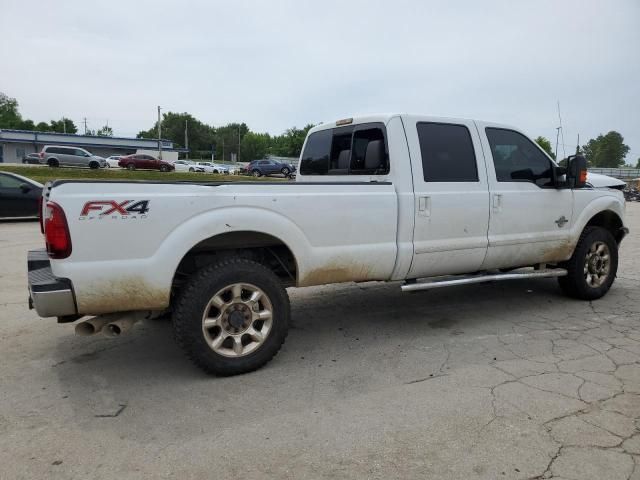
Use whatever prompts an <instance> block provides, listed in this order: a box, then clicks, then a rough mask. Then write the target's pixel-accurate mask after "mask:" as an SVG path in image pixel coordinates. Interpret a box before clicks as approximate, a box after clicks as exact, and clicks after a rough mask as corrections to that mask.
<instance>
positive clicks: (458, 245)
mask: <svg viewBox="0 0 640 480" xmlns="http://www.w3.org/2000/svg"><path fill="white" fill-rule="evenodd" d="M403 121H404V125H405V131H406V134H407V141H408V144H409V152H410V155H411V160H412V164H411V168H412V174H413V185H414V202H415V225H414V238H413V245H414V255H413V261H412V264H411V269H410V271H409V278H420V277H426V276H435V275H443V274H454V273H468V272H473V271H476V270H479V269H480V266H481V265H482V262H483V260H484V256H485V254H486V251H487V229H488V224H489V188H488V184H487V175H486V169H485V161H484V157H483V155H482V149H481V147H480V140H479V138H478V133H477V130H476V128H475V125H474V123H473V122H472V121H462V122H456V123H447V122H430V121H421V120H420V119H419V118H416V117H411V116H407V117H403Z"/></svg>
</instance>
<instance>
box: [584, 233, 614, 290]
mask: <svg viewBox="0 0 640 480" xmlns="http://www.w3.org/2000/svg"><path fill="white" fill-rule="evenodd" d="M610 270H611V253H610V252H609V247H608V246H607V244H606V243H604V242H601V241H597V242H593V244H591V247H590V248H589V250H588V251H587V255H586V256H585V259H584V278H585V281H586V282H587V285H589V286H590V287H591V288H598V287H600V286H602V284H604V283H605V282H606V280H607V278H608V277H609V271H610Z"/></svg>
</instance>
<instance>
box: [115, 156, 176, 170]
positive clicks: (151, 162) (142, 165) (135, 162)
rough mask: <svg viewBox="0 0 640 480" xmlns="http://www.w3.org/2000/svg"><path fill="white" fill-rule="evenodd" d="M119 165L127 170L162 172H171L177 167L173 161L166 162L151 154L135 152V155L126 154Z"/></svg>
mask: <svg viewBox="0 0 640 480" xmlns="http://www.w3.org/2000/svg"><path fill="white" fill-rule="evenodd" d="M118 165H120V166H121V167H122V168H126V169H127V170H137V169H141V170H160V171H161V172H170V171H172V170H175V169H176V167H174V166H173V164H172V163H169V162H165V161H164V160H158V159H157V158H155V157H152V156H151V155H145V154H141V153H134V154H133V155H126V156H124V157H122V158H121V159H120V160H119V161H118Z"/></svg>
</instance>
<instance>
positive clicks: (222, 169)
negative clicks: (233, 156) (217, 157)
mask: <svg viewBox="0 0 640 480" xmlns="http://www.w3.org/2000/svg"><path fill="white" fill-rule="evenodd" d="M198 165H200V166H201V167H203V168H204V171H205V172H207V173H224V174H228V173H229V169H228V168H227V166H226V165H220V164H219V163H213V162H198Z"/></svg>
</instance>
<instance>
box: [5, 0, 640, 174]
mask: <svg viewBox="0 0 640 480" xmlns="http://www.w3.org/2000/svg"><path fill="white" fill-rule="evenodd" d="M639 27H640V1H639V0H609V1H607V0H602V1H587V0H576V1H554V0H549V1H546V0H536V1H497V0H496V1H492V0H483V1H462V0H461V1H444V0H440V1H417V0H416V1H399V0H393V1H392V0H388V1H375V0H368V1H346V0H342V1H328V0H315V1H302V0H297V1H295V0H291V1H275V0H271V1H257V0H256V1H228V0H227V1H224V2H223V1H201V2H189V1H186V0H185V1H181V2H177V1H176V2H163V1H158V0H156V1H148V2H143V1H131V0H129V1H120V0H109V1H102V2H94V1H87V0H82V1H76V0H65V1H64V2H53V1H50V0H47V1H39V2H37V1H29V0H18V1H14V0H0V65H1V67H0V68H1V70H0V71H1V74H0V91H2V92H5V93H6V94H8V95H9V96H11V97H15V98H17V99H18V101H19V102H20V108H21V112H22V114H23V116H24V117H27V118H31V119H33V120H35V121H36V122H37V121H41V120H44V121H48V120H50V119H52V118H59V117H61V116H62V115H65V116H68V117H69V118H71V119H73V120H74V121H75V123H76V124H77V125H80V123H81V122H82V119H83V117H87V119H88V123H89V127H90V128H99V127H101V126H102V125H103V124H104V123H105V122H106V121H107V120H108V122H109V125H111V126H112V127H113V128H114V132H115V134H116V135H121V136H129V135H135V134H136V133H137V132H138V131H139V130H142V129H147V128H149V127H151V126H152V125H153V122H154V120H155V115H156V106H157V105H161V106H162V107H163V109H164V110H165V111H169V110H171V111H175V112H183V111H185V112H189V113H191V114H193V115H194V116H196V117H197V118H199V119H200V120H202V121H204V122H207V123H210V124H213V125H221V124H226V123H228V122H234V121H244V122H246V123H247V124H248V125H249V127H250V128H251V129H252V130H255V131H268V132H270V133H281V132H282V131H284V130H285V129H286V128H287V127H291V126H294V125H295V126H298V127H301V126H304V125H305V124H307V123H318V122H321V121H324V122H327V121H332V120H335V119H338V118H342V117H347V116H352V115H355V114H358V113H372V112H412V113H424V114H433V115H442V116H459V117H467V118H477V119H482V120H492V121H497V122H502V123H509V124H513V125H516V126H518V127H520V128H522V129H523V130H525V131H526V132H528V133H529V134H530V135H532V136H534V137H535V136H537V135H544V136H546V137H547V138H549V139H550V140H552V144H554V145H555V136H556V130H555V127H556V126H557V125H558V114H557V106H556V105H557V104H556V102H557V101H558V100H559V101H560V106H561V112H562V121H563V125H564V139H565V144H567V147H566V148H567V151H569V150H573V149H574V148H575V144H576V136H577V134H578V133H579V134H580V139H581V143H584V141H585V140H587V139H589V138H591V137H594V136H596V135H598V134H599V133H606V132H608V131H609V130H617V131H619V132H620V133H621V134H622V135H623V136H624V138H625V141H626V143H627V144H628V145H629V146H630V148H631V153H630V154H629V155H628V157H627V161H628V163H633V164H634V165H635V162H636V159H637V158H638V157H640V28H639ZM560 150H561V151H562V148H560Z"/></svg>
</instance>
